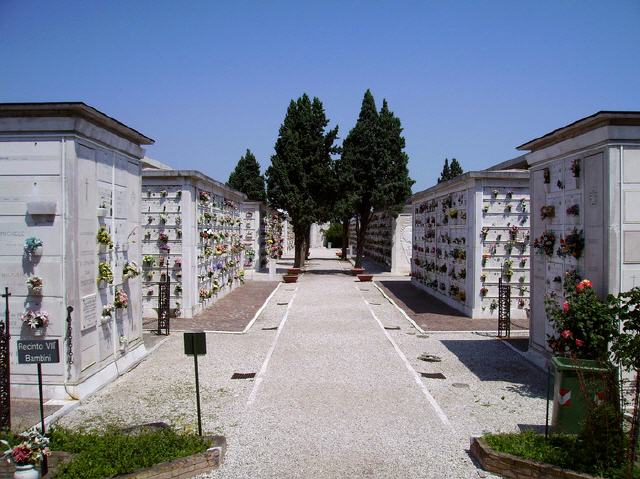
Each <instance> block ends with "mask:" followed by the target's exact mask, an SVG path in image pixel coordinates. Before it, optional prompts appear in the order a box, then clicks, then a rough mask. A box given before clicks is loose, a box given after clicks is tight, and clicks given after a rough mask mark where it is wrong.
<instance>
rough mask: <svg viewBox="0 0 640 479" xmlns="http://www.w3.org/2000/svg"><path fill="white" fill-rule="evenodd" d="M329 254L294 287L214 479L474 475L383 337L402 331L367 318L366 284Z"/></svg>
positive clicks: (409, 369) (421, 386) (438, 411)
mask: <svg viewBox="0 0 640 479" xmlns="http://www.w3.org/2000/svg"><path fill="white" fill-rule="evenodd" d="M332 255H333V253H332V252H327V253H326V254H325V256H326V259H325V258H320V259H319V258H316V259H312V261H311V262H310V265H309V267H308V268H307V273H306V274H305V275H303V277H302V278H301V280H300V281H299V283H298V284H297V288H296V291H295V294H294V295H293V297H292V299H291V301H290V303H289V305H288V311H287V313H286V315H285V316H284V319H283V320H282V323H281V325H280V327H279V330H278V333H277V336H276V338H274V342H273V345H272V348H271V349H270V351H269V352H268V354H267V356H266V358H265V361H264V362H263V364H262V366H261V369H260V370H259V372H258V376H257V377H256V381H255V383H254V386H253V389H252V391H251V393H250V395H249V396H248V399H247V411H246V415H245V417H244V418H243V420H242V421H241V423H240V426H239V429H238V430H236V431H235V435H233V436H232V437H230V438H229V449H228V457H227V459H226V463H225V465H224V466H223V467H222V469H221V470H220V471H219V472H218V473H216V474H214V476H213V477H220V478H246V477H255V478H271V477H274V478H275V477H279V478H284V477H292V478H293V477H305V478H324V477H326V478H343V477H350V478H352V477H379V478H412V477H415V478H418V477H433V478H436V477H477V474H476V471H475V467H474V466H473V464H472V463H471V461H470V459H469V457H468V456H467V454H466V453H465V451H464V449H463V448H461V447H460V437H459V434H458V433H457V432H456V428H455V425H454V424H452V422H451V419H450V418H449V417H448V416H447V413H446V412H445V411H444V410H443V409H442V406H441V405H440V404H439V403H438V402H437V400H436V399H435V398H434V397H433V396H432V394H431V392H430V391H429V387H428V386H427V385H426V384H425V383H424V382H423V381H422V379H421V376H420V375H419V373H418V372H417V371H416V370H415V369H414V368H413V366H412V365H411V364H410V362H409V360H408V359H407V357H406V356H405V354H404V353H403V352H402V351H401V349H400V347H399V346H398V344H397V342H396V341H394V340H393V338H392V336H391V335H390V334H389V331H396V330H400V329H401V326H398V325H396V323H393V324H391V323H389V322H388V321H387V319H386V317H385V316H384V315H380V316H382V319H381V317H380V316H378V315H377V314H375V309H374V308H375V307H376V306H381V303H376V302H375V301H377V299H375V300H373V301H372V300H371V298H368V296H369V295H371V294H373V292H372V291H371V290H373V289H375V288H374V286H373V285H370V284H366V283H359V282H357V281H355V280H354V278H353V277H351V276H347V275H344V274H339V273H338V274H336V273H337V272H336V271H335V270H340V269H341V268H345V269H346V268H347V267H348V265H346V266H345V265H344V263H340V262H338V261H336V260H335V258H332V259H330V258H331V256H332ZM331 270H334V271H333V274H331ZM316 273H317V274H316ZM378 294H379V293H378ZM376 297H378V296H377V295H376ZM403 326H404V325H403ZM385 327H386V328H389V329H385ZM498 347H500V346H498ZM465 440H466V441H468V437H465Z"/></svg>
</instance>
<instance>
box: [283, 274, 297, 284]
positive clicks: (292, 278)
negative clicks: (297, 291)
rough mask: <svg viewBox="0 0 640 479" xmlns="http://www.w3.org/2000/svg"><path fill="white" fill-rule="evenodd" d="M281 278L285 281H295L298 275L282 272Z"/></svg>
mask: <svg viewBox="0 0 640 479" xmlns="http://www.w3.org/2000/svg"><path fill="white" fill-rule="evenodd" d="M282 279H283V281H284V282H285V283H295V282H296V281H298V275H297V274H283V275H282Z"/></svg>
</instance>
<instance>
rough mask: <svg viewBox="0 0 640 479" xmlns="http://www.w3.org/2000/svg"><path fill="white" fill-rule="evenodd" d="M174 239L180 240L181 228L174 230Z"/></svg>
mask: <svg viewBox="0 0 640 479" xmlns="http://www.w3.org/2000/svg"><path fill="white" fill-rule="evenodd" d="M176 238H182V228H176Z"/></svg>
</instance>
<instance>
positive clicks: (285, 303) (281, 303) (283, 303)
mask: <svg viewBox="0 0 640 479" xmlns="http://www.w3.org/2000/svg"><path fill="white" fill-rule="evenodd" d="M276 304H277V305H278V306H286V305H287V304H289V301H280V302H278V303H276Z"/></svg>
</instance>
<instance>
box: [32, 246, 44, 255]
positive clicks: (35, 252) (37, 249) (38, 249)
mask: <svg viewBox="0 0 640 479" xmlns="http://www.w3.org/2000/svg"><path fill="white" fill-rule="evenodd" d="M31 255H32V256H42V246H36V247H35V248H33V250H32V252H31Z"/></svg>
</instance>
